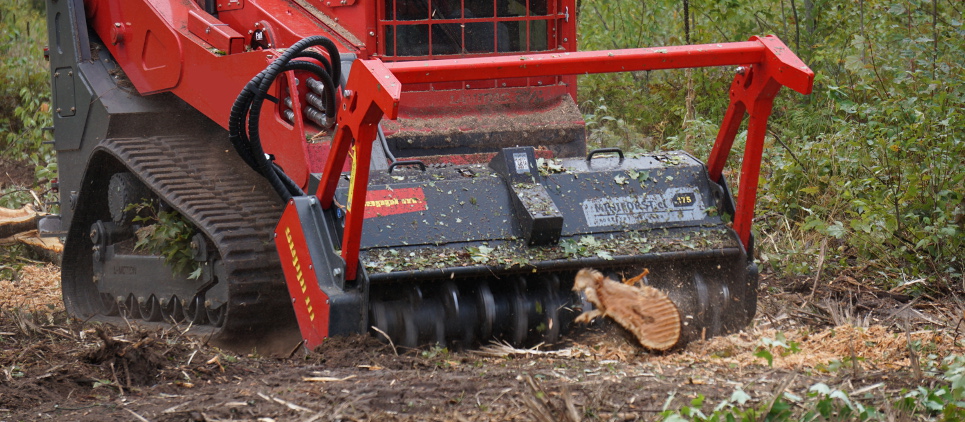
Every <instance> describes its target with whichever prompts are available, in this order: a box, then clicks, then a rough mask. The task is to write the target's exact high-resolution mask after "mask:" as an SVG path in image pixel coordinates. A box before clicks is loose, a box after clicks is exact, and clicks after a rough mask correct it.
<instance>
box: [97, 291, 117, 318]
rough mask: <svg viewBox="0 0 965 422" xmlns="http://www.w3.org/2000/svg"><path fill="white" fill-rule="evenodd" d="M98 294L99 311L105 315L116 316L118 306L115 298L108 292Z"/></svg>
mask: <svg viewBox="0 0 965 422" xmlns="http://www.w3.org/2000/svg"><path fill="white" fill-rule="evenodd" d="M99 295H100V299H101V300H100V313H101V314H104V315H107V316H117V315H119V314H120V308H118V306H117V300H115V299H114V297H113V296H111V294H110V293H99Z"/></svg>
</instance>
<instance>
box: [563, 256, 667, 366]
mask: <svg viewBox="0 0 965 422" xmlns="http://www.w3.org/2000/svg"><path fill="white" fill-rule="evenodd" d="M647 273H648V271H647V270H644V272H643V273H641V274H640V275H638V276H636V277H633V278H631V279H624V280H623V282H622V283H621V282H618V281H614V280H611V279H609V278H606V277H604V276H603V274H602V273H600V272H599V271H596V270H593V269H589V268H584V269H582V270H580V271H579V272H578V273H576V280H575V283H574V284H573V290H574V291H582V292H583V293H584V294H585V295H586V298H587V300H589V301H590V302H591V303H593V305H594V306H596V309H594V310H591V311H588V312H584V313H583V314H581V315H580V316H578V317H576V322H583V323H588V322H590V321H592V320H593V319H594V318H596V317H598V316H606V317H610V318H612V319H613V320H614V321H616V322H617V323H618V324H620V325H622V326H623V327H624V328H626V329H627V330H628V331H630V332H631V333H633V335H634V336H635V337H636V338H637V340H638V341H639V342H640V344H641V345H642V346H643V347H646V348H649V349H653V350H661V351H662V350H668V349H670V348H671V347H673V346H674V345H676V344H677V341H678V340H680V311H678V310H677V306H676V305H674V303H673V301H671V300H670V298H669V297H667V295H666V294H665V293H664V292H662V291H660V290H658V289H656V288H653V287H650V286H646V285H644V286H640V287H637V286H636V285H635V284H636V283H637V282H638V281H640V280H641V279H643V277H644V276H646V275H647Z"/></svg>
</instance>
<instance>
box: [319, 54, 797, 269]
mask: <svg viewBox="0 0 965 422" xmlns="http://www.w3.org/2000/svg"><path fill="white" fill-rule="evenodd" d="M710 66H739V67H738V68H737V69H738V70H737V75H736V76H735V77H734V81H733V82H732V84H731V88H730V105H729V106H728V109H727V111H726V113H725V117H724V122H723V124H722V125H721V128H720V131H719V132H718V135H717V139H716V141H715V143H714V147H713V149H712V151H711V155H710V159H709V160H708V163H707V167H708V172H709V176H710V178H711V180H713V181H716V182H719V181H720V180H721V178H722V172H723V168H724V164H725V163H726V161H727V157H728V156H729V154H730V151H731V148H732V146H733V144H734V139H735V137H736V135H737V132H738V129H739V127H740V124H741V122H742V121H743V119H744V115H745V114H746V115H748V116H749V117H748V124H747V145H746V148H745V152H744V160H743V166H742V169H741V176H740V191H739V193H738V198H737V204H736V213H735V215H734V230H735V231H736V232H737V234H738V236H739V238H740V240H741V242H742V244H743V245H744V247H745V248H746V247H747V246H748V244H749V241H750V231H751V220H752V219H753V215H754V205H755V202H756V194H757V185H758V177H759V174H760V164H761V156H762V153H763V144H764V136H765V133H766V130H767V120H768V117H769V116H770V114H771V108H772V106H773V101H774V97H775V95H776V94H777V92H778V91H779V90H780V88H781V87H782V86H786V87H788V88H791V89H793V90H794V91H797V92H799V93H801V94H804V95H808V94H810V92H811V88H812V85H813V82H814V72H812V71H811V70H810V69H809V68H808V67H807V66H806V65H805V64H804V62H802V61H801V60H800V59H799V58H798V57H797V56H795V55H794V54H793V53H792V52H791V51H790V50H789V49H788V48H787V46H785V45H784V43H783V42H781V41H780V40H779V39H778V38H777V37H774V36H765V37H756V36H755V37H752V38H751V39H750V40H749V41H745V42H734V43H720V44H703V45H687V46H672V47H659V48H639V49H629V50H616V51H582V52H572V53H546V54H533V55H522V56H502V57H484V58H467V59H449V60H436V61H431V62H430V61H412V62H398V63H383V62H382V61H380V60H360V61H359V63H357V64H356V65H355V66H352V70H351V74H350V76H349V78H348V80H349V83H348V85H347V87H346V91H345V94H344V97H345V100H344V101H343V103H342V107H341V110H340V111H339V114H338V129H337V130H336V132H335V136H334V139H333V141H332V150H331V155H330V156H329V159H328V161H326V163H325V167H324V171H323V173H322V180H321V183H320V185H319V191H318V193H317V196H318V198H319V200H320V201H321V206H322V208H323V209H329V208H330V207H331V206H332V204H333V198H334V196H335V190H336V187H337V185H338V179H339V176H340V174H341V169H342V168H343V166H344V164H345V160H346V158H347V157H348V156H349V155H350V154H351V156H352V157H353V163H368V162H369V160H370V159H371V153H372V144H373V142H374V141H375V137H376V128H377V125H378V123H379V121H380V120H381V119H382V118H383V117H387V118H389V119H395V118H396V117H397V115H398V108H399V101H400V96H401V92H402V85H403V84H415V83H428V82H448V81H466V80H483V79H493V78H516V77H538V76H550V75H581V74H589V73H611V72H629V71H642V70H659V69H679V68H693V67H710ZM368 181H369V166H368V165H365V164H363V165H353V166H352V174H351V180H350V187H349V190H350V195H349V198H350V202H349V204H347V209H346V217H345V232H344V236H343V240H342V248H341V253H342V258H343V259H344V260H345V265H346V268H345V279H346V280H354V279H355V277H356V275H357V269H358V260H359V245H360V240H361V233H362V223H363V216H364V211H365V198H366V192H367V186H368Z"/></svg>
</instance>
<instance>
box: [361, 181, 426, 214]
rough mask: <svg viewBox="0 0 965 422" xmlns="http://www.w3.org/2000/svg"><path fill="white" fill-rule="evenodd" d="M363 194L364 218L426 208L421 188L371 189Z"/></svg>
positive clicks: (424, 195) (424, 196)
mask: <svg viewBox="0 0 965 422" xmlns="http://www.w3.org/2000/svg"><path fill="white" fill-rule="evenodd" d="M365 196H366V198H365V216H364V218H372V217H384V216H387V215H395V214H405V213H409V212H418V211H425V210H426V194H425V192H423V191H422V188H403V189H392V190H373V191H369V192H368V194H366V195H365Z"/></svg>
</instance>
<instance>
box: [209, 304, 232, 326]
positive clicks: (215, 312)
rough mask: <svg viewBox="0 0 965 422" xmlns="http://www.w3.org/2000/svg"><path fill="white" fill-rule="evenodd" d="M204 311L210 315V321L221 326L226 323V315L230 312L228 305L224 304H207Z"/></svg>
mask: <svg viewBox="0 0 965 422" xmlns="http://www.w3.org/2000/svg"><path fill="white" fill-rule="evenodd" d="M204 311H205V313H206V314H207V316H208V322H209V323H211V325H214V326H215V327H221V326H223V325H224V321H225V315H226V314H227V312H228V306H227V305H224V304H222V305H221V306H218V307H217V308H212V307H210V306H208V305H207V304H206V305H205V307H204Z"/></svg>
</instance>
